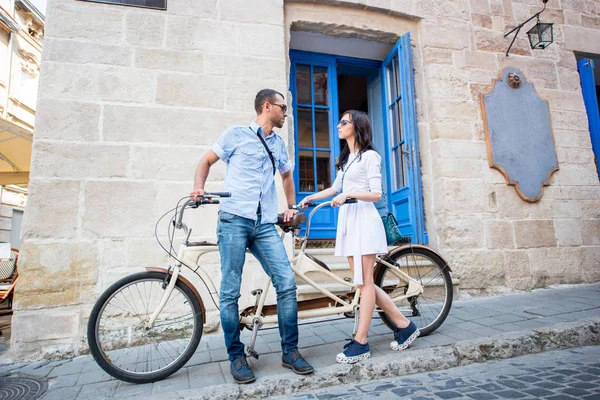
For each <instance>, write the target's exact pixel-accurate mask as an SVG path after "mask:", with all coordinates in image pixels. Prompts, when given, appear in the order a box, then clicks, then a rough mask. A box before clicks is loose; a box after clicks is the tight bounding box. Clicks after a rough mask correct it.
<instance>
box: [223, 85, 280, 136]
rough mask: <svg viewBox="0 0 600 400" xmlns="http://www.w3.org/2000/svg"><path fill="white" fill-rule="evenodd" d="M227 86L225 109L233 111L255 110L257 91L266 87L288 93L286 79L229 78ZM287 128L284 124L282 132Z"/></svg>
mask: <svg viewBox="0 0 600 400" xmlns="http://www.w3.org/2000/svg"><path fill="white" fill-rule="evenodd" d="M225 87H226V90H225V92H226V97H225V109H226V110H232V111H246V110H248V111H252V110H254V99H255V97H256V93H258V91H260V90H262V89H265V88H270V89H274V90H277V91H278V92H280V93H284V94H285V93H287V90H286V83H285V80H279V79H277V80H275V79H257V78H229V79H227V80H226V86H225ZM288 106H289V104H288ZM286 129H287V128H286V127H285V126H284V127H283V128H282V132H285V130H286Z"/></svg>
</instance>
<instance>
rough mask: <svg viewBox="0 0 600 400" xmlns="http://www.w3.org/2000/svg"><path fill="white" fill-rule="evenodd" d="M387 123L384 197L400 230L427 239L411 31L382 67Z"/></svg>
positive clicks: (417, 239) (418, 240)
mask: <svg viewBox="0 0 600 400" xmlns="http://www.w3.org/2000/svg"><path fill="white" fill-rule="evenodd" d="M381 81H382V83H383V85H382V86H383V105H384V126H385V127H386V132H387V135H386V137H387V140H386V143H385V145H386V158H385V161H386V165H387V170H388V173H387V188H388V194H387V201H388V207H389V209H390V211H392V212H393V213H394V215H395V216H396V219H397V220H398V225H399V228H400V232H401V233H402V234H403V235H404V236H409V237H410V238H411V240H412V242H413V243H427V241H428V240H427V235H426V232H425V226H424V225H425V221H424V216H423V191H422V186H421V171H420V170H421V161H420V157H419V141H418V134H417V112H416V104H415V87H414V77H413V67H412V48H411V45H410V33H406V34H405V35H404V36H402V37H401V38H400V40H398V42H397V43H396V45H395V46H394V48H393V49H392V51H391V52H390V53H389V54H388V56H387V57H386V59H385V61H384V62H383V65H382V67H381Z"/></svg>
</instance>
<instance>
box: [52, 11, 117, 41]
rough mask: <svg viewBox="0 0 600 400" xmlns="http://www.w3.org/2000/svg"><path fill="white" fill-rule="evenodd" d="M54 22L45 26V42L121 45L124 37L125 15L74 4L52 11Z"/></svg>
mask: <svg viewBox="0 0 600 400" xmlns="http://www.w3.org/2000/svg"><path fill="white" fill-rule="evenodd" d="M48 11H51V18H48V23H47V24H46V26H45V37H46V38H69V39H84V40H89V41H91V42H99V43H112V44H119V43H121V39H122V37H123V16H124V15H125V11H124V10H121V9H118V10H117V9H110V8H104V7H98V6H95V5H92V6H91V7H90V5H87V4H81V3H75V4H73V5H70V4H69V5H62V4H61V5H54V6H52V7H51V8H49V10H48Z"/></svg>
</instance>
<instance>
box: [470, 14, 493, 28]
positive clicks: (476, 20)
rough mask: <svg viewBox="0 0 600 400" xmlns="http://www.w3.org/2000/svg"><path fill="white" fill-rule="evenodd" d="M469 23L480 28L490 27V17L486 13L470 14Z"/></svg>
mask: <svg viewBox="0 0 600 400" xmlns="http://www.w3.org/2000/svg"><path fill="white" fill-rule="evenodd" d="M471 23H472V24H473V25H474V26H479V27H481V28H486V29H492V17H491V15H488V14H475V13H473V14H471Z"/></svg>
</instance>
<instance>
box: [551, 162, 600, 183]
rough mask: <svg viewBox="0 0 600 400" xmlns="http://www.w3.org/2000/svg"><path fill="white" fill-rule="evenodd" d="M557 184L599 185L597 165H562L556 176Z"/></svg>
mask: <svg viewBox="0 0 600 400" xmlns="http://www.w3.org/2000/svg"><path fill="white" fill-rule="evenodd" d="M553 178H554V182H555V183H556V184H557V185H565V186H567V185H590V186H591V185H597V184H598V172H597V171H596V168H595V165H593V164H587V165H585V164H584V165H574V164H571V165H569V164H567V165H561V166H560V170H558V171H557V172H556V173H555V174H554V176H553Z"/></svg>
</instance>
